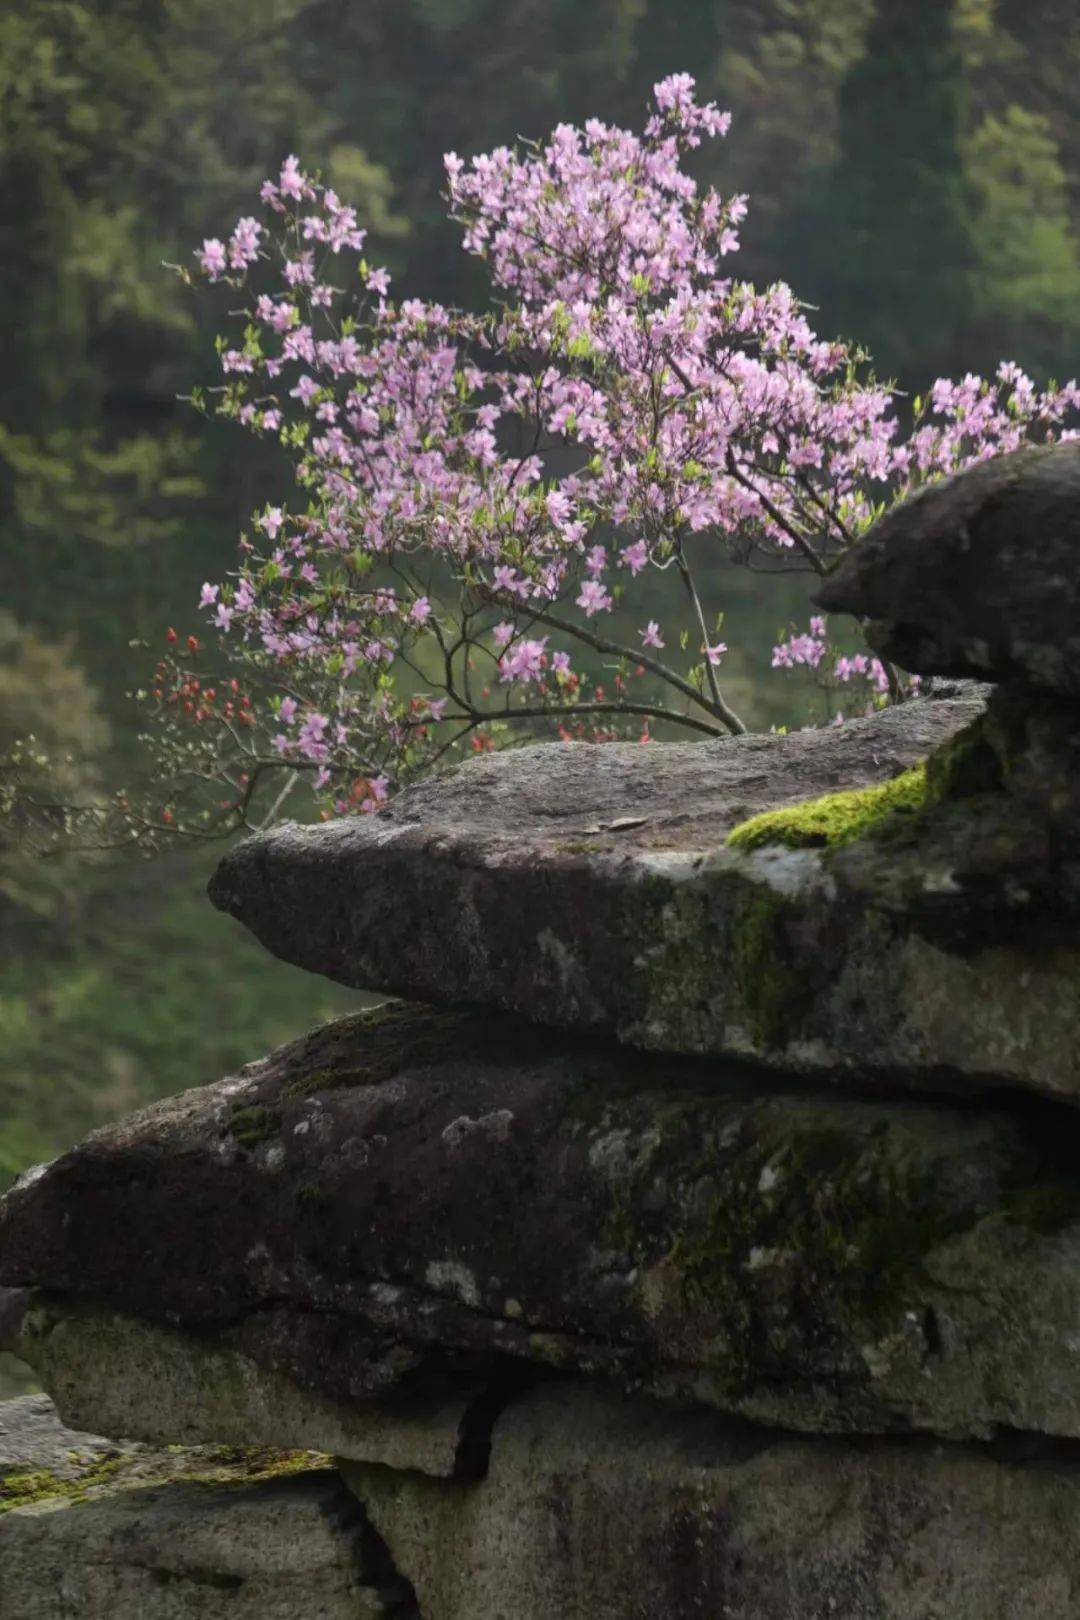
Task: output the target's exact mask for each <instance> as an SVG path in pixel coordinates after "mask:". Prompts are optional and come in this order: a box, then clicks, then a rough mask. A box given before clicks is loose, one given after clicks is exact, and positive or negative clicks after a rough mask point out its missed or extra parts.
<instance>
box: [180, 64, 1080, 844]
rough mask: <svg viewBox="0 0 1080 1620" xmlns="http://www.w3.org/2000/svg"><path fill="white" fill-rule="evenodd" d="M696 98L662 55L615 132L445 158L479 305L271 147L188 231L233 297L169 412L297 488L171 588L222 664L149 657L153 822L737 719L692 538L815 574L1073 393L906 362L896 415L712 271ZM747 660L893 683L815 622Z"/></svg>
mask: <svg viewBox="0 0 1080 1620" xmlns="http://www.w3.org/2000/svg"><path fill="white" fill-rule="evenodd" d="M728 122H729V117H728V115H727V114H726V113H721V112H719V111H718V110H717V109H716V107H715V106H712V105H708V106H701V105H699V104H698V103H697V102H696V100H695V98H694V84H693V80H692V79H690V78H689V76H687V75H683V74H680V75H675V76H673V77H672V78H669V79H667V80H665V81H663V82H662V83H660V84H658V85H657V86H656V89H655V106H654V108H653V110H652V112H651V115H650V117H649V119H648V121H647V123H646V125H645V128H644V131H643V133H641V134H632V133H629V132H627V131H625V130H621V129H616V128H612V127H610V126H608V125H606V124H602V123H600V122H598V121H595V120H593V121H590V122H589V123H587V124H586V126H585V127H584V129H575V128H571V127H569V126H566V125H563V126H560V127H559V128H558V129H556V130H555V132H554V133H553V134H552V136H551V137H550V139H549V140H548V141H547V142H546V143H545V144H543V145H534V144H531V143H523V144H521V145H519V146H518V147H516V148H513V149H511V148H501V149H499V150H497V151H495V152H492V153H490V154H489V155H487V156H484V157H478V158H476V159H474V160H473V161H472V162H468V163H466V162H463V161H462V160H461V159H460V158H458V157H457V156H456V155H454V154H452V153H451V154H449V155H448V156H447V158H446V175H447V195H448V202H449V209H450V214H451V216H452V218H453V219H454V220H455V221H457V223H458V224H459V225H460V227H461V230H462V232H463V240H464V246H465V249H466V250H467V251H468V252H469V253H471V254H474V255H476V256H478V257H479V258H480V259H482V260H483V261H484V264H485V266H486V269H487V272H488V275H489V277H490V281H491V286H492V293H493V297H492V305H491V308H490V309H489V310H488V311H487V312H486V313H483V314H479V315H477V314H470V313H465V312H462V311H460V310H452V309H447V308H444V307H442V306H441V305H439V304H435V303H426V302H422V301H421V300H419V299H416V298H408V299H404V300H403V301H401V302H395V301H394V300H393V299H392V298H391V296H390V280H389V277H388V275H387V273H386V271H385V270H383V269H380V268H377V267H375V266H373V265H372V264H370V263H369V262H368V261H367V259H366V258H365V257H364V256H363V248H364V231H363V229H362V227H361V225H360V223H359V222H358V220H357V218H356V216H355V214H354V212H353V210H352V209H351V208H350V207H348V206H347V205H346V204H345V203H343V202H342V201H341V200H340V199H339V198H338V197H337V196H336V195H335V194H334V192H333V191H331V190H330V189H328V188H327V187H325V186H324V185H323V184H321V183H320V181H319V179H318V177H317V176H315V175H312V174H308V173H305V172H304V171H303V170H302V169H301V168H300V166H299V164H298V163H297V161H296V159H295V158H291V157H290V158H289V159H288V160H287V161H286V163H285V165H284V167H283V168H282V170H281V173H280V175H279V176H278V178H277V179H276V180H275V181H268V182H267V183H266V184H265V185H264V186H263V189H262V204H263V214H262V216H261V217H260V218H256V217H248V218H244V219H241V220H240V221H239V223H238V224H237V226H236V228H235V230H234V231H233V233H232V235H231V236H230V238H229V239H228V241H219V240H208V241H206V242H204V244H203V246H202V249H201V250H200V251H199V253H198V254H197V270H195V271H192V272H186V271H185V272H184V274H185V275H187V276H188V278H189V279H191V280H195V279H200V280H205V281H207V282H210V283H217V284H225V285H226V286H227V289H228V295H229V296H228V306H229V308H230V309H231V310H233V311H237V309H238V306H239V311H238V313H237V314H236V316H235V328H234V335H233V336H232V337H231V338H230V339H228V340H221V341H220V345H219V348H220V362H221V367H222V371H223V373H224V377H223V381H222V383H221V385H220V386H219V387H216V388H214V389H211V390H208V391H206V392H205V393H201V394H199V395H197V396H196V402H197V403H198V404H199V405H200V406H201V407H202V408H204V409H209V408H214V409H216V411H217V412H219V413H221V414H223V415H225V416H227V417H230V418H233V419H235V420H236V421H238V422H239V423H241V424H242V425H244V426H245V427H247V428H249V429H250V430H251V431H252V432H253V433H255V434H257V435H260V436H263V437H266V436H271V437H273V438H275V439H277V440H278V441H279V442H280V444H281V445H282V447H283V449H284V451H285V453H286V454H287V455H288V456H289V457H291V458H292V460H293V462H294V464H295V472H296V495H295V498H294V499H290V500H289V501H288V502H287V503H283V504H282V505H280V506H278V505H265V506H264V507H263V508H262V509H261V510H260V511H258V512H257V513H256V514H255V515H254V518H253V521H252V524H251V526H250V529H249V531H248V533H246V534H245V535H244V536H243V537H242V538H241V541H240V558H239V564H238V567H237V569H236V571H235V572H234V573H233V574H232V575H230V576H229V577H228V578H227V579H226V580H224V581H221V582H218V583H208V584H206V585H205V586H204V587H203V592H202V607H203V609H204V610H205V613H206V615H207V617H208V619H209V623H210V626H211V627H212V629H213V630H215V631H217V632H219V633H220V634H221V636H222V638H223V639H224V641H225V643H226V644H228V645H231V647H232V648H233V649H234V651H235V654H236V656H237V658H238V660H239V666H240V668H239V671H238V672H237V671H236V670H235V669H234V672H233V674H232V675H231V676H230V678H229V683H226V682H224V681H223V680H222V679H221V678H220V676H219V675H217V674H215V673H214V671H213V670H212V669H210V668H208V667H205V666H204V660H203V654H202V651H201V648H200V647H199V645H198V642H197V641H196V640H195V639H194V638H192V639H191V641H189V643H188V644H187V651H184V650H183V645H182V644H180V645H179V646H178V647H177V646H174V647H171V648H170V649H169V650H168V652H167V654H166V657H165V659H164V660H163V661H162V663H161V665H159V668H158V672H157V680H156V682H155V685H154V687H153V691H152V694H151V702H152V704H153V705H154V708H155V712H156V716H157V717H158V718H164V719H165V720H166V721H167V724H166V726H165V727H164V728H155V731H154V733H153V734H154V735H156V736H157V737H158V739H159V744H158V746H159V747H160V748H161V749H163V750H164V757H163V764H164V766H165V769H166V773H167V775H168V777H169V780H170V782H171V784H172V789H171V791H172V795H173V797H172V800H171V802H170V805H169V807H168V808H167V809H166V811H165V814H166V815H167V816H169V817H172V818H174V819H179V820H181V821H184V822H185V824H186V825H189V826H191V827H193V828H194V827H196V826H197V827H198V828H200V829H202V830H206V831H213V830H216V829H217V828H218V827H220V826H223V825H235V823H236V821H237V820H240V821H242V822H245V823H247V824H249V825H250V824H255V823H257V822H262V821H265V820H266V819H268V818H271V817H272V816H274V815H276V814H277V812H278V810H279V809H280V808H281V806H282V804H283V802H284V799H285V797H286V796H287V795H288V793H289V792H290V791H291V789H292V786H293V785H294V783H296V782H298V781H302V780H307V781H310V782H311V783H312V784H313V785H314V787H315V789H316V790H317V792H318V793H319V794H320V795H322V797H323V802H324V807H325V808H324V813H329V814H332V813H334V812H335V811H336V812H339V813H342V812H345V811H349V810H353V809H359V810H368V809H372V808H375V807H376V806H377V805H378V804H379V803H380V802H381V801H382V800H383V798H384V797H385V796H386V795H387V793H388V792H390V791H391V790H392V789H393V788H395V787H396V786H398V785H399V784H400V783H402V782H403V781H405V780H407V779H408V778H410V777H412V776H415V775H416V774H418V773H421V772H424V771H427V770H431V769H432V768H433V767H435V766H436V765H437V763H438V762H439V761H441V760H444V759H445V758H447V757H455V756H458V755H460V753H461V752H462V751H463V750H466V749H468V748H470V747H471V748H472V749H474V750H475V749H483V748H489V747H492V746H495V745H496V743H497V742H502V741H505V740H508V739H511V738H513V737H515V736H518V735H536V734H538V733H539V734H540V735H551V736H559V737H563V738H567V737H587V738H590V739H607V738H610V737H636V738H640V739H641V740H645V739H647V738H648V737H649V736H650V735H651V734H652V729H653V728H654V727H655V726H657V725H658V724H662V725H663V726H664V728H665V729H666V730H668V731H670V730H671V729H672V728H677V729H679V730H682V731H685V732H687V733H688V734H692V735H695V736H700V737H722V736H726V735H730V734H733V733H738V732H741V731H742V730H744V729H745V728H744V725H743V722H742V720H741V719H740V718H739V716H738V714H736V713H735V711H734V709H733V707H732V705H731V703H730V701H729V699H728V697H727V695H726V692H725V679H724V676H725V670H724V658H725V653H726V652H727V648H726V645H725V643H724V641H723V640H722V639H721V626H722V614H721V611H720V607H721V604H720V603H718V602H717V601H715V600H710V596H709V588H708V581H709V579H710V578H713V579H715V570H714V569H713V567H712V565H713V564H714V562H715V561H716V560H717V558H718V557H720V556H721V555H726V556H728V557H730V558H733V559H735V560H736V561H738V562H741V563H743V564H745V565H746V566H748V567H750V568H754V569H757V570H759V571H760V572H761V574H762V575H763V583H762V588H763V589H765V590H767V589H768V588H769V583H768V576H769V575H770V574H771V573H774V572H777V571H784V570H787V569H789V568H793V567H794V568H802V569H808V570H812V571H815V572H817V573H821V572H823V571H824V570H825V569H826V568H828V567H829V565H830V563H831V562H832V561H833V559H834V558H835V557H836V556H837V555H838V554H840V553H841V552H842V551H843V550H844V549H845V548H846V547H848V546H850V545H851V544H852V543H853V542H854V541H855V540H856V539H857V538H858V537H859V535H860V534H861V533H862V532H863V530H864V529H865V528H866V527H867V525H868V524H869V523H870V522H871V521H872V520H873V519H874V518H875V517H876V516H877V515H878V514H879V513H880V512H881V511H882V510H883V509H884V508H885V507H886V506H888V505H889V504H890V503H891V502H893V501H895V500H896V499H898V498H900V497H901V496H903V495H904V494H905V493H907V492H908V491H909V490H910V489H911V488H913V487H914V486H916V485H917V484H919V483H921V482H924V481H926V480H928V479H933V478H937V477H939V476H940V475H942V474H943V473H946V472H949V471H952V470H954V469H956V468H959V467H962V466H964V465H965V464H967V463H968V462H970V461H972V460H977V459H979V458H981V457H985V456H989V455H993V454H995V453H997V452H999V451H1003V450H1009V449H1012V448H1014V447H1015V446H1017V445H1019V444H1021V443H1023V442H1025V441H1026V440H1028V439H1030V438H1033V437H1034V438H1047V437H1053V436H1055V435H1059V434H1060V433H1061V432H1062V431H1063V427H1064V424H1065V422H1066V418H1067V416H1068V413H1069V412H1070V411H1072V410H1074V409H1075V408H1076V406H1077V404H1078V403H1080V392H1078V390H1077V388H1076V387H1075V385H1073V384H1069V385H1068V386H1067V387H1065V388H1061V389H1056V388H1051V389H1050V390H1048V391H1046V392H1038V391H1036V389H1035V388H1034V387H1033V385H1032V384H1031V382H1030V381H1029V380H1028V379H1027V378H1026V377H1025V376H1023V375H1022V373H1021V372H1020V371H1019V370H1018V368H1016V367H1015V366H1010V365H1003V366H1002V367H1001V368H1000V369H999V372H998V374H997V377H996V378H995V379H994V380H993V381H992V382H986V381H982V380H980V379H978V378H975V377H967V378H965V379H964V380H963V382H961V383H959V384H953V383H948V382H944V381H942V382H939V383H937V384H936V385H935V387H934V389H933V391H932V394H931V396H930V397H929V398H928V399H927V400H922V401H916V402H915V405H914V424H913V426H911V427H909V429H908V431H907V432H906V434H901V433H900V431H899V428H898V416H897V411H896V401H895V398H894V394H893V391H892V390H891V389H890V388H888V387H885V386H882V385H881V384H879V383H878V382H877V381H875V379H874V378H873V376H872V374H871V373H869V372H868V370H867V369H866V364H865V357H864V356H863V355H862V354H861V353H860V352H859V351H857V350H856V349H854V348H852V347H851V346H849V345H848V344H846V343H840V342H830V341H825V340H823V339H821V338H819V337H817V336H816V335H815V333H814V332H813V331H812V330H811V328H810V326H809V324H808V321H807V319H806V315H805V312H804V310H803V308H802V307H801V306H800V304H799V301H798V299H797V298H796V297H795V295H794V293H792V291H791V290H790V289H789V288H788V287H786V286H784V285H782V284H778V285H776V286H772V287H769V288H767V289H766V290H764V291H758V290H756V289H755V288H754V287H753V286H750V285H749V284H747V283H745V282H743V281H740V280H739V279H738V278H737V276H735V275H734V274H733V273H732V269H731V266H732V263H733V259H734V256H735V254H736V252H737V249H738V247H739V227H740V225H741V223H742V221H743V218H744V216H745V213H746V199H745V198H743V197H740V196H735V197H729V198H723V197H721V196H719V195H718V194H717V192H716V191H715V190H713V189H711V188H708V189H703V188H701V187H700V186H699V185H698V184H697V183H696V182H695V180H694V179H693V178H692V177H691V175H690V174H689V173H688V172H687V169H686V167H685V164H686V160H687V158H688V155H689V154H690V153H691V151H692V150H693V149H694V148H696V147H698V146H699V145H700V144H701V143H702V142H703V141H705V140H712V139H716V138H718V137H721V136H723V135H725V134H726V132H727V128H728ZM646 588H647V589H646ZM638 601H640V602H641V603H642V608H641V611H640V613H639V614H638V615H636V616H635V613H634V604H635V603H636V602H638ZM646 601H648V603H649V604H650V606H649V607H648V608H646V607H645V605H644V604H645V602H646ZM658 601H659V602H661V603H662V604H663V606H662V609H661V608H657V607H656V605H655V604H656V603H657V602H658ZM635 617H636V621H637V622H635ZM841 659H843V660H844V661H843V662H841V661H840V660H841ZM773 661H774V663H776V664H778V665H783V666H788V667H795V666H798V667H801V668H804V669H810V670H813V671H816V672H817V673H818V674H821V673H822V672H823V671H824V672H825V673H826V674H827V675H828V676H829V678H830V679H831V680H833V681H834V682H836V681H839V682H843V683H848V684H852V685H854V686H855V687H858V688H859V690H860V696H859V698H858V704H862V705H865V704H866V703H867V702H881V701H889V700H899V699H900V698H902V697H903V696H904V695H905V690H906V689H905V682H904V680H903V677H902V676H901V674H900V673H899V672H897V671H893V670H887V669H883V668H882V667H881V666H880V665H878V664H877V663H876V662H875V661H874V660H872V659H871V658H870V657H869V656H868V655H867V654H865V653H863V654H859V653H855V654H846V655H842V654H840V653H838V652H836V651H835V650H834V649H832V648H831V647H830V645H829V642H828V636H827V627H826V626H825V624H824V621H822V620H814V621H812V622H811V627H810V629H809V630H808V631H807V632H805V633H799V632H798V631H795V630H793V632H792V634H791V635H790V636H789V637H787V638H786V639H784V640H782V641H781V642H780V643H779V644H778V646H777V647H776V649H775V650H774V655H773ZM597 670H599V671H600V674H599V675H597V673H596V671H597ZM241 698H242V700H243V701H242V702H241ZM858 704H857V706H858ZM188 722H190V725H188V724H187V723H188ZM185 725H187V730H185V729H184V728H185ZM195 807H197V808H195ZM193 818H194V819H193Z"/></svg>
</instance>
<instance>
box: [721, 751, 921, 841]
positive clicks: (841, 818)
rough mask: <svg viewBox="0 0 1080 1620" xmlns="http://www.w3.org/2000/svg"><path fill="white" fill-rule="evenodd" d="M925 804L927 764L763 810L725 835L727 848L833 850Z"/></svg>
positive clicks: (917, 809) (919, 808)
mask: <svg viewBox="0 0 1080 1620" xmlns="http://www.w3.org/2000/svg"><path fill="white" fill-rule="evenodd" d="M926 802H927V778H926V765H925V764H919V765H914V766H912V768H911V769H910V770H907V771H903V772H902V773H901V774H900V775H899V776H894V777H893V778H892V780H891V781H889V782H879V783H877V784H876V785H875V786H873V787H865V788H850V789H846V790H845V791H843V792H841V793H827V794H825V795H824V796H823V797H822V798H820V799H808V800H806V801H805V802H804V803H802V804H793V805H787V806H785V807H784V809H782V810H766V811H764V812H763V814H761V815H758V816H751V817H750V819H749V821H744V822H743V823H742V824H741V826H738V827H736V828H734V830H733V831H732V832H730V833H729V834H728V837H727V844H728V846H729V848H731V849H741V850H752V849H762V848H764V847H765V846H767V845H770V844H781V845H783V846H785V847H786V848H788V849H833V848H836V847H837V846H838V845H840V844H850V843H853V842H854V841H855V840H856V839H857V838H864V837H866V836H867V835H868V834H871V833H873V832H874V831H875V830H876V829H878V828H879V827H880V826H881V824H882V823H883V822H884V821H885V820H886V819H887V818H888V817H890V816H892V815H895V814H896V813H898V812H899V813H901V814H904V813H906V814H911V813H912V812H916V811H919V810H922V809H923V808H924V807H925V805H926Z"/></svg>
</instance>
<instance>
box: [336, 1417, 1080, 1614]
mask: <svg viewBox="0 0 1080 1620" xmlns="http://www.w3.org/2000/svg"><path fill="white" fill-rule="evenodd" d="M346 1477H347V1478H348V1480H349V1482H350V1484H351V1485H352V1487H353V1489H354V1490H355V1491H356V1492H357V1494H358V1496H359V1497H360V1498H361V1499H362V1500H363V1502H364V1504H365V1507H366V1508H367V1511H368V1512H369V1513H370V1515H371V1518H372V1520H373V1522H374V1524H375V1525H376V1527H377V1528H378V1530H379V1533H380V1534H381V1536H382V1537H383V1538H384V1540H385V1541H386V1543H387V1545H388V1547H389V1548H390V1550H391V1552H392V1553H393V1556H394V1558H395V1560H396V1561H397V1562H398V1563H399V1564H400V1565H401V1566H402V1567H405V1568H407V1569H408V1570H409V1572H410V1576H411V1578H412V1581H413V1584H414V1585H415V1588H416V1594H417V1598H418V1601H419V1607H420V1612H421V1614H422V1615H423V1617H424V1620H479V1617H483V1620H661V1617H663V1620H669V1617H670V1620H691V1617H693V1616H698V1615H700V1616H702V1617H707V1620H930V1617H935V1620H936V1617H939V1616H940V1617H941V1620H1074V1616H1075V1614H1076V1594H1077V1592H1078V1591H1080V1467H1078V1464H1077V1462H1076V1461H1075V1460H1067V1459H1063V1458H1061V1457H1060V1456H1057V1455H1055V1454H1039V1453H1038V1452H1037V1451H1034V1452H1032V1453H1031V1454H1029V1456H1028V1458H1027V1459H1026V1460H1021V1459H1020V1458H1018V1457H1016V1456H1012V1457H1008V1456H1005V1457H1002V1456H994V1455H992V1454H990V1453H988V1452H980V1451H977V1450H974V1449H969V1448H962V1447H954V1446H932V1445H928V1444H918V1445H906V1446H903V1447H895V1446H889V1445H881V1446H877V1447H873V1446H865V1447H863V1448H861V1449H857V1448H855V1447H852V1446H849V1445H845V1444H832V1445H829V1444H826V1443H823V1442H820V1441H819V1442H804V1441H800V1440H797V1439H794V1438H792V1437H781V1436H770V1435H766V1434H763V1433H760V1432H757V1431H752V1430H749V1429H741V1428H738V1427H734V1426H731V1425H726V1424H724V1423H723V1422H721V1421H717V1420H710V1419H709V1418H708V1417H702V1416H701V1415H700V1414H695V1415H693V1416H687V1417H685V1418H682V1419H680V1418H679V1417H673V1416H672V1414H671V1413H670V1412H666V1411H665V1412H662V1413H660V1412H657V1411H656V1410H655V1409H650V1407H649V1405H648V1403H646V1402H642V1401H622V1402H620V1401H618V1400H614V1399H611V1398H610V1397H605V1396H604V1395H602V1394H599V1393H597V1392H596V1391H594V1390H582V1389H579V1388H573V1387H571V1388H569V1389H559V1388H556V1389H552V1390H546V1391H538V1392H536V1393H535V1394H533V1395H531V1396H530V1397H528V1398H527V1399H526V1400H525V1401H523V1402H521V1403H519V1404H517V1405H515V1406H512V1407H511V1408H509V1410H508V1411H507V1412H506V1413H505V1414H504V1416H503V1417H502V1419H501V1420H500V1422H499V1424H498V1425H497V1427H496V1430H495V1436H494V1442H493V1446H492V1455H491V1467H490V1471H489V1474H488V1477H487V1478H486V1479H485V1480H484V1481H482V1482H481V1483H479V1484H476V1485H472V1486H467V1487H447V1486H445V1485H440V1484H439V1483H437V1482H435V1481H432V1480H423V1479H421V1478H419V1477H416V1476H402V1475H394V1474H392V1473H390V1472H389V1471H388V1470H385V1469H373V1468H364V1467H361V1466H350V1467H348V1468H347V1469H346Z"/></svg>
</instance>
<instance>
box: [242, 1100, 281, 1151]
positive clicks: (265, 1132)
mask: <svg viewBox="0 0 1080 1620" xmlns="http://www.w3.org/2000/svg"><path fill="white" fill-rule="evenodd" d="M280 1129H281V1116H280V1115H279V1114H278V1113H276V1112H275V1110H274V1109H272V1108H260V1107H240V1108H234V1109H233V1111H232V1113H231V1115H230V1116H229V1133H230V1135H231V1136H233V1137H234V1138H235V1139H236V1141H237V1142H239V1143H240V1146H241V1147H246V1148H253V1147H258V1146H259V1144H260V1143H261V1142H268V1141H269V1140H270V1139H271V1137H274V1136H276V1135H277V1134H278V1132H279V1131H280Z"/></svg>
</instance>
